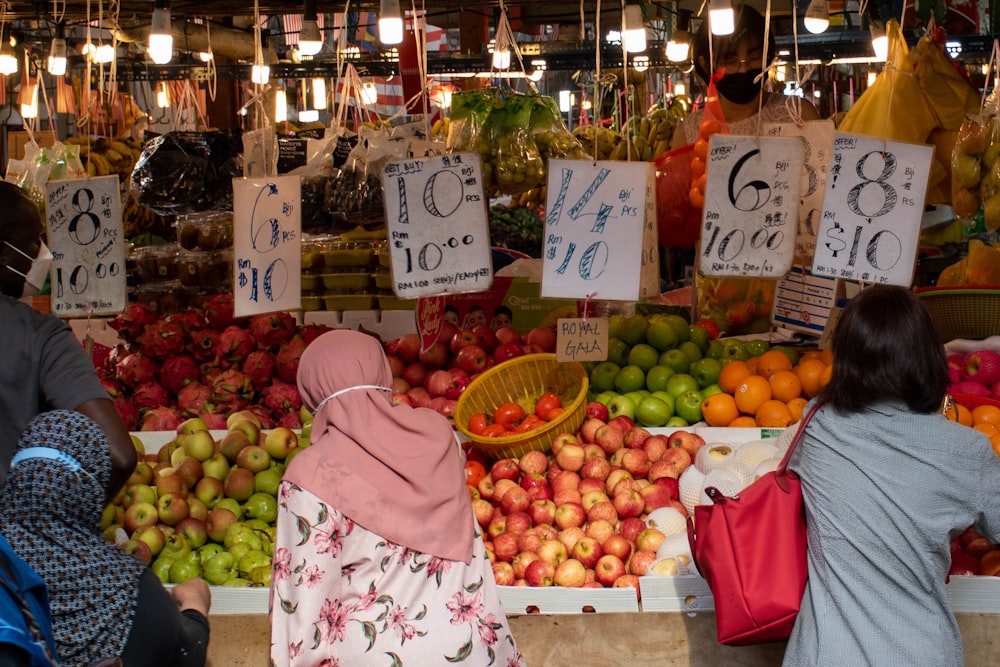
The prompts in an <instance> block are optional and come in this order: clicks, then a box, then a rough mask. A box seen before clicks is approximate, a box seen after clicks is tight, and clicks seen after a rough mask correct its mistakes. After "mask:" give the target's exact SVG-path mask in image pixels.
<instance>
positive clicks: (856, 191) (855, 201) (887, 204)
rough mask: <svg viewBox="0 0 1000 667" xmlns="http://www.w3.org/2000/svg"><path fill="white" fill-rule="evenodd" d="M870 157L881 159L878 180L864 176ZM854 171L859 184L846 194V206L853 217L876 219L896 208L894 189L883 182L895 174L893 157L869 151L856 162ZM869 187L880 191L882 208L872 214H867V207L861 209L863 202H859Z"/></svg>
mask: <svg viewBox="0 0 1000 667" xmlns="http://www.w3.org/2000/svg"><path fill="white" fill-rule="evenodd" d="M872 156H877V157H879V158H881V159H882V173H881V174H879V176H878V178H874V179H872V178H868V176H867V175H866V174H865V167H867V166H868V164H869V162H868V159H869V158H871V157H872ZM855 171H856V172H857V174H858V176H860V177H861V182H860V183H858V184H857V185H855V186H854V187H853V188H851V190H850V192H848V193H847V205H848V207H850V209H851V211H853V212H854V214H855V215H859V216H861V217H863V218H877V217H879V216H882V215H885V214H886V213H888V212H890V211H891V210H892V209H894V208H896V199H897V195H896V189H895V188H893V187H892V186H891V185H889V184H888V183H886V182H885V181H886V179H888V178H889V177H890V176H892V175H893V174H894V173H895V172H896V156H895V155H893V154H892V153H883V152H881V151H871V152H869V153H866V154H865V155H864V156H862V157H861V159H860V160H858V163H857V164H856V165H855ZM869 185H875V186H876V187H878V188H879V189H881V190H882V206H881V208H879V209H878V210H876V211H875V212H874V213H869V212H867V211H866V210H865V208H867V207H864V208H863V207H862V203H863V202H862V201H861V195H862V194H863V193H864V191H865V188H868V186H869ZM869 189H870V188H869Z"/></svg>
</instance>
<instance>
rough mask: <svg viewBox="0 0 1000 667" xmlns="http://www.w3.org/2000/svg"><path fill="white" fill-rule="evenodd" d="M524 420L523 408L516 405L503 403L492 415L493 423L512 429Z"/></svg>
mask: <svg viewBox="0 0 1000 667" xmlns="http://www.w3.org/2000/svg"><path fill="white" fill-rule="evenodd" d="M522 419H524V408H522V407H521V406H520V405H518V404H517V403H504V404H503V405H501V406H500V407H499V408H497V409H496V411H495V412H494V413H493V423H494V424H500V425H501V426H503V427H505V428H507V427H509V428H513V427H515V426H517V425H518V424H520V423H521V420H522Z"/></svg>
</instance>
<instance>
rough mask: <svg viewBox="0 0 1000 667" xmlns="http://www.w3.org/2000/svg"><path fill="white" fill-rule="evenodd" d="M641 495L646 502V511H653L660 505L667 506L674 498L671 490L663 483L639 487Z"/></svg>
mask: <svg viewBox="0 0 1000 667" xmlns="http://www.w3.org/2000/svg"><path fill="white" fill-rule="evenodd" d="M639 495H640V496H642V500H643V502H644V503H645V505H646V506H645V510H646V512H647V513H648V512H652V511H653V510H655V509H657V508H659V507H667V506H668V505H670V502H671V501H672V500H673V498H671V497H670V490H669V489H668V488H667V487H666V486H664V485H662V484H650V485H648V486H644V487H642V488H641V489H639Z"/></svg>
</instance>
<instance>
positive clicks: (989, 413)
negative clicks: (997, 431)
mask: <svg viewBox="0 0 1000 667" xmlns="http://www.w3.org/2000/svg"><path fill="white" fill-rule="evenodd" d="M956 405H958V404H957V403H956ZM962 407H964V406H962ZM971 414H972V423H973V424H993V425H994V426H1000V408H998V407H997V406H995V405H988V404H987V405H977V406H976V407H974V408H972V413H971ZM966 426H968V424H966Z"/></svg>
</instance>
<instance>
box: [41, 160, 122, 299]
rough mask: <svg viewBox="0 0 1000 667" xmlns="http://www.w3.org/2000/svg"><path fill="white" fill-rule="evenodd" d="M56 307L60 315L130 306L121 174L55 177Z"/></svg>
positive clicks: (49, 198) (50, 190)
mask: <svg viewBox="0 0 1000 667" xmlns="http://www.w3.org/2000/svg"><path fill="white" fill-rule="evenodd" d="M45 208H46V211H47V215H48V220H47V223H48V225H47V229H48V237H47V238H48V245H49V248H50V249H51V250H52V270H51V273H50V276H49V277H50V279H51V282H52V312H53V313H54V314H55V315H57V316H59V317H85V316H89V315H110V314H113V313H120V312H122V311H124V310H125V306H126V304H127V294H126V286H125V234H124V233H123V231H122V209H121V200H120V196H119V185H118V177H117V176H102V177H99V178H85V179H80V180H68V181H50V182H49V183H48V184H47V186H46V190H45Z"/></svg>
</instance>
